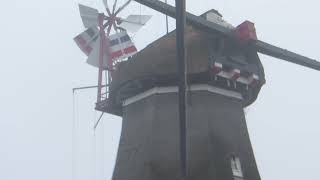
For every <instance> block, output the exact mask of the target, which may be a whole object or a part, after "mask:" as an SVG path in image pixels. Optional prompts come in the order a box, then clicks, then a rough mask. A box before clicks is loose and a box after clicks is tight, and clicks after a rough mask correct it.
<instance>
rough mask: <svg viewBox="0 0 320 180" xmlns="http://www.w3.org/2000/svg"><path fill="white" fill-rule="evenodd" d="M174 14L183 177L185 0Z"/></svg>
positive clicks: (185, 171)
mask: <svg viewBox="0 0 320 180" xmlns="http://www.w3.org/2000/svg"><path fill="white" fill-rule="evenodd" d="M176 15H177V16H176V41H177V42H176V45H177V65H178V66H177V67H178V69H177V70H178V79H179V125H180V161H181V175H182V178H183V179H184V178H185V177H186V176H187V126H186V125H187V122H186V119H187V105H186V97H187V94H186V87H187V63H186V58H185V25H186V3H185V0H176Z"/></svg>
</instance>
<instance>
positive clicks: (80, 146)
mask: <svg viewBox="0 0 320 180" xmlns="http://www.w3.org/2000/svg"><path fill="white" fill-rule="evenodd" d="M79 2H80V3H83V4H85V5H90V6H94V7H96V8H99V9H100V10H103V5H102V0H101V2H100V1H98V0H71V1H66V0H54V1H52V0H51V1H44V0H29V1H21V0H20V1H19V0H10V1H3V2H2V3H1V6H0V23H1V28H0V34H1V38H0V39H1V43H0V52H1V60H0V82H1V86H0V87H1V89H0V92H1V93H0V179H1V180H21V179H25V180H44V179H46V180H71V177H72V176H71V175H72V174H71V172H72V121H73V108H72V107H73V106H72V102H73V100H72V91H71V90H72V88H73V87H78V86H86V85H94V84H96V83H97V69H95V68H93V67H91V66H89V65H87V64H86V63H85V55H84V54H83V53H82V52H81V51H80V50H79V49H78V47H77V46H76V45H75V43H74V42H73V40H72V39H73V37H74V36H76V35H77V34H78V33H80V32H81V31H83V30H84V28H83V25H82V23H81V19H80V16H79V12H78V7H77V5H78V3H79ZM121 2H124V0H119V3H121ZM169 2H170V3H173V2H174V1H173V0H170V1H169ZM319 6H320V3H319V2H318V1H316V0H304V1H292V0H291V1H289V0H241V1H231V0H224V1H223V0H220V1H212V0H197V1H196V0H193V1H192V0H188V1H187V10H188V11H190V12H192V13H194V14H196V15H200V14H202V13H203V12H205V11H207V10H209V9H211V8H216V9H217V10H219V11H220V12H221V13H222V14H223V15H224V18H225V19H226V20H227V21H229V22H230V23H232V24H233V25H238V24H240V23H242V22H243V21H244V20H247V19H248V20H251V21H253V22H255V24H256V28H257V33H258V37H259V39H261V40H264V41H266V42H269V43H272V44H275V45H278V46H281V47H283V48H287V49H289V50H292V51H294V52H297V53H300V54H303V55H305V56H309V57H312V58H315V59H318V60H320V51H319V44H318V43H319V41H320V35H319V32H320V21H319V19H318V17H320V12H319V10H318V8H319ZM140 10H141V12H142V13H143V14H151V15H153V18H152V19H151V21H150V22H149V23H148V24H147V26H145V27H144V28H143V29H142V30H141V31H139V33H138V34H136V36H135V37H134V41H135V43H136V45H137V46H138V48H139V49H142V48H143V47H145V46H146V45H147V44H148V43H150V42H152V41H154V40H156V39H157V38H159V37H161V36H162V35H164V33H165V26H164V25H165V24H164V23H165V18H164V16H163V15H161V14H160V13H157V12H154V11H153V10H150V9H148V8H146V7H143V6H140V5H138V4H137V3H135V2H133V3H132V4H131V5H130V6H129V7H128V8H127V9H126V11H125V12H123V13H122V14H121V16H123V17H126V15H128V14H136V13H138V14H139V13H140ZM173 29H174V21H173V20H172V19H170V30H173ZM260 58H261V61H262V63H263V65H264V68H265V72H266V79H267V84H266V85H265V86H264V87H263V88H262V91H261V92H260V96H259V98H258V99H257V101H256V102H255V103H254V104H253V105H252V106H250V107H249V108H248V109H247V110H246V113H247V123H248V127H249V132H250V136H251V141H252V144H253V149H254V152H255V157H256V160H257V164H258V167H259V171H260V175H261V177H262V179H264V180H282V179H290V180H301V179H314V180H316V179H320V173H319V170H320V163H319V162H320V156H319V153H320V143H319V137H320V131H319V125H320V122H319V120H320V118H319V112H320V111H319V108H320V101H319V100H320V98H319V92H320V72H316V71H314V70H310V69H307V68H304V67H301V66H298V65H294V64H290V63H287V62H284V61H281V60H277V59H274V58H271V57H267V56H264V55H260ZM95 99H96V91H95V90H89V91H81V92H77V93H76V94H75V111H74V112H75V113H74V114H75V115H76V116H75V119H76V122H77V124H76V127H77V128H76V129H77V148H76V151H75V152H76V155H77V156H76V162H75V163H76V164H77V166H76V177H77V180H87V179H96V180H102V179H104V180H108V179H111V175H112V170H113V166H114V161H115V157H116V150H117V145H118V140H119V134H120V128H121V119H120V118H119V117H115V116H111V115H105V116H104V118H103V124H101V126H100V127H99V129H98V130H97V131H96V133H95V134H94V132H93V130H92V125H93V121H94V120H96V119H97V118H98V116H99V115H100V114H99V113H96V112H94V111H93V108H94V102H95ZM94 135H95V136H94ZM94 152H96V153H94Z"/></svg>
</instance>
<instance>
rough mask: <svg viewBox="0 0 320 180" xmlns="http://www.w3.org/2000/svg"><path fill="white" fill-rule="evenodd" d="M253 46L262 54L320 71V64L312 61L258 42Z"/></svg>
mask: <svg viewBox="0 0 320 180" xmlns="http://www.w3.org/2000/svg"><path fill="white" fill-rule="evenodd" d="M254 46H255V48H256V50H257V51H258V52H260V53H262V54H266V55H268V56H272V57H276V58H279V59H282V60H285V61H288V62H291V63H295V64H299V65H301V66H305V67H308V68H312V69H315V70H318V71H320V62H318V61H316V60H314V59H310V58H308V57H305V56H302V55H299V54H296V53H294V52H290V51H288V50H286V49H282V48H279V47H276V46H274V45H271V44H268V43H265V42H262V41H259V40H258V41H256V42H255V43H254Z"/></svg>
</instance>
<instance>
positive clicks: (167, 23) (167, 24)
mask: <svg viewBox="0 0 320 180" xmlns="http://www.w3.org/2000/svg"><path fill="white" fill-rule="evenodd" d="M165 3H166V4H168V0H165ZM166 28H167V34H169V20H168V15H166Z"/></svg>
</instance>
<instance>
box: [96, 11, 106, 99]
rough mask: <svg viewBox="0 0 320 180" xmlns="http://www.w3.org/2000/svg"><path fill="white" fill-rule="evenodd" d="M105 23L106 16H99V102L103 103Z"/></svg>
mask: <svg viewBox="0 0 320 180" xmlns="http://www.w3.org/2000/svg"><path fill="white" fill-rule="evenodd" d="M103 21H104V14H99V28H100V52H99V74H98V94H97V102H100V101H101V90H102V75H103V74H102V73H103V56H104V44H105V32H104V26H103Z"/></svg>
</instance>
